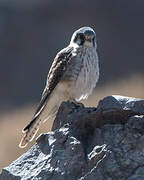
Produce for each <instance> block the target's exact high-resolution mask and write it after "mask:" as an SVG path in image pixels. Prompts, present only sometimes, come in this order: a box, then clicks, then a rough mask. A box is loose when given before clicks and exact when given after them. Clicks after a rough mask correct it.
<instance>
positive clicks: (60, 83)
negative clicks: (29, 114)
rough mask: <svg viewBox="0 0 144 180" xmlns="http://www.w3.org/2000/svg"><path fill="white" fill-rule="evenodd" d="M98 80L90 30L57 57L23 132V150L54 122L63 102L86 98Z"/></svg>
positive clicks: (79, 33)
mask: <svg viewBox="0 0 144 180" xmlns="http://www.w3.org/2000/svg"><path fill="white" fill-rule="evenodd" d="M98 78H99V65H98V56H97V52H96V35H95V32H94V31H93V30H92V29H91V28H89V27H83V28H81V29H79V30H77V31H75V32H74V34H73V36H72V38H71V42H70V44H69V46H68V47H66V48H64V49H63V50H61V51H60V52H59V53H58V54H57V55H56V57H55V59H54V62H53V64H52V67H51V69H50V71H49V74H48V77H47V83H46V87H45V89H44V92H43V94H42V98H41V101H40V104H39V106H38V108H37V110H36V112H35V114H34V116H33V118H32V121H31V122H30V123H29V124H28V125H27V126H26V127H25V128H24V130H23V132H24V133H25V135H24V137H23V138H22V140H21V142H20V145H19V146H20V147H25V146H26V145H27V143H28V142H29V141H32V139H33V137H34V136H35V134H36V132H37V131H38V129H39V126H40V124H41V122H42V121H45V120H46V119H48V118H50V117H51V118H53V117H54V116H55V113H56V112H57V110H58V108H59V106H60V104H61V103H62V101H67V100H72V101H73V100H74V101H75V100H77V101H80V100H81V99H85V98H87V97H88V96H89V95H90V94H91V93H92V90H93V89H94V88H95V86H96V83H97V81H98Z"/></svg>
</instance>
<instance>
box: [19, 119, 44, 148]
mask: <svg viewBox="0 0 144 180" xmlns="http://www.w3.org/2000/svg"><path fill="white" fill-rule="evenodd" d="M40 124H41V119H40V118H39V117H37V118H36V119H33V120H32V121H31V122H30V123H29V124H28V125H27V126H26V127H25V128H24V129H23V131H22V132H23V133H25V134H24V136H23V137H22V139H21V142H20V144H19V147H20V148H24V147H26V146H27V144H28V143H29V142H31V141H32V140H33V138H34V137H35V135H36V133H37V131H38V130H39V127H40Z"/></svg>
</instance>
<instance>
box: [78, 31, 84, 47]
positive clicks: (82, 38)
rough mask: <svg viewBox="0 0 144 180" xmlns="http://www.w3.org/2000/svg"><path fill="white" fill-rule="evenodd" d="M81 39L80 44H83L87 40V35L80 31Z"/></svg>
mask: <svg viewBox="0 0 144 180" xmlns="http://www.w3.org/2000/svg"><path fill="white" fill-rule="evenodd" d="M78 37H79V40H80V45H83V44H84V42H85V36H84V34H82V33H80V34H78Z"/></svg>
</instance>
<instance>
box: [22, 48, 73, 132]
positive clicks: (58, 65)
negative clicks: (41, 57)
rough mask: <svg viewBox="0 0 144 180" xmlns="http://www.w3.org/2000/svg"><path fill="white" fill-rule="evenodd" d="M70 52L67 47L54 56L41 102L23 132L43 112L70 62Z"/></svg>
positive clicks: (71, 49) (70, 49)
mask: <svg viewBox="0 0 144 180" xmlns="http://www.w3.org/2000/svg"><path fill="white" fill-rule="evenodd" d="M72 51H73V47H70V46H68V47H66V48H65V49H63V50H61V51H60V52H59V53H58V54H57V55H56V57H55V59H54V62H53V64H52V66H51V69H50V71H49V74H48V77H47V83H46V87H45V89H44V91H43V94H42V97H41V101H40V103H39V105H38V107H37V109H36V112H35V114H34V116H33V118H32V120H31V122H30V123H29V124H28V125H27V126H26V127H25V128H24V129H23V132H25V131H26V130H27V129H29V127H30V126H31V125H32V124H33V123H34V122H35V120H36V118H37V117H38V116H39V115H40V114H41V112H42V111H43V109H44V107H45V106H46V102H47V100H48V98H49V96H50V94H51V92H52V91H53V90H54V88H55V87H56V85H57V84H58V82H59V81H60V79H61V78H62V77H63V74H64V73H65V72H66V70H67V64H69V63H70V61H71V57H72Z"/></svg>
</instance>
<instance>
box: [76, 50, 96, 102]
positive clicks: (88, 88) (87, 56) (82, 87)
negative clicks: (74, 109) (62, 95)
mask: <svg viewBox="0 0 144 180" xmlns="http://www.w3.org/2000/svg"><path fill="white" fill-rule="evenodd" d="M79 60H80V64H81V68H80V69H79V72H78V74H77V78H76V81H75V89H74V91H75V98H76V100H81V99H85V98H87V97H88V96H89V95H90V94H91V93H92V91H93V89H94V88H95V86H96V83H97V81H98V78H99V65H98V56H97V52H96V50H92V51H89V50H88V49H86V50H85V51H84V52H83V53H82V54H81V55H80V57H79Z"/></svg>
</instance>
